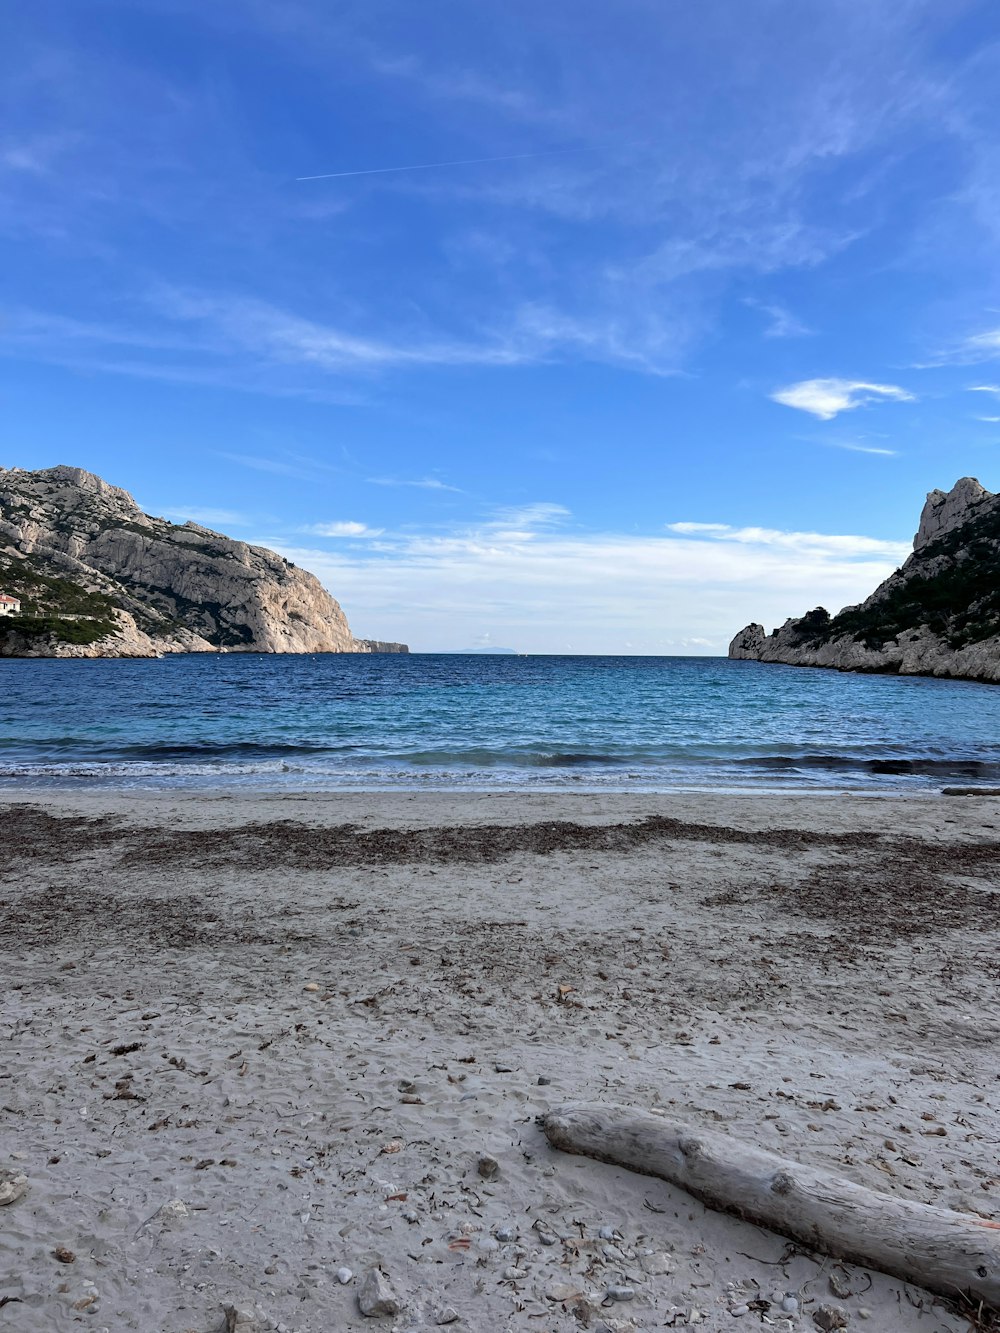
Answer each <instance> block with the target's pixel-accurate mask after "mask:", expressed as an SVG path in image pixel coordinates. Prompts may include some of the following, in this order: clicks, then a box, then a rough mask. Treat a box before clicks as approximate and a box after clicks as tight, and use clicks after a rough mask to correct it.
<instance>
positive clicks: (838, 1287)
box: [830, 1273, 854, 1301]
mask: <svg viewBox="0 0 1000 1333" xmlns="http://www.w3.org/2000/svg"><path fill="white" fill-rule="evenodd" d="M830 1294H831V1296H836V1298H837V1300H838V1301H846V1300H848V1299H849V1298H850V1297H851V1296H853V1295H854V1292H853V1291H852V1290H851V1288H850V1285H849V1284H848V1283H847V1281H846V1280H845V1279H844V1278H842V1277H841V1275H840V1274H839V1273H831V1274H830Z"/></svg>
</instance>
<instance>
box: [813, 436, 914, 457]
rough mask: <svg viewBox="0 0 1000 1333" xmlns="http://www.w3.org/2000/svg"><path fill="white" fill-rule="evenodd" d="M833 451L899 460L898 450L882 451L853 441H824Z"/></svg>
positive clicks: (876, 447)
mask: <svg viewBox="0 0 1000 1333" xmlns="http://www.w3.org/2000/svg"><path fill="white" fill-rule="evenodd" d="M823 443H824V444H826V445H828V446H829V448H831V449H846V450H847V451H848V453H852V454H876V455H878V456H879V457H880V458H898V457H899V450H898V449H882V448H880V447H879V446H878V445H874V444H857V443H855V442H854V441H853V440H824V441H823Z"/></svg>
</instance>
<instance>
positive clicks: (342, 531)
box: [302, 519, 385, 537]
mask: <svg viewBox="0 0 1000 1333" xmlns="http://www.w3.org/2000/svg"><path fill="white" fill-rule="evenodd" d="M302 531H303V532H314V533H315V534H316V536H317V537H381V535H382V533H383V532H384V531H385V529H384V528H370V527H369V526H368V524H367V523H356V522H355V521H354V520H353V519H342V520H340V521H339V522H336V523H310V524H308V526H306V527H304V528H303V529H302Z"/></svg>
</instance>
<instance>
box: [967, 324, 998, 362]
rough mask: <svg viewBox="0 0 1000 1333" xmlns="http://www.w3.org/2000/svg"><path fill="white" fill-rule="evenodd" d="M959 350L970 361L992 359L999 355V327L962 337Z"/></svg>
mask: <svg viewBox="0 0 1000 1333" xmlns="http://www.w3.org/2000/svg"><path fill="white" fill-rule="evenodd" d="M959 351H960V352H964V353H965V354H966V356H967V357H968V359H969V360H970V361H992V360H993V359H994V358H996V357H1000V328H995V329H986V330H984V332H982V333H974V334H972V335H971V337H968V338H965V339H963V341H962V343H961V344H960V346H959Z"/></svg>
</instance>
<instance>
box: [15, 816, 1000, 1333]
mask: <svg viewBox="0 0 1000 1333" xmlns="http://www.w3.org/2000/svg"><path fill="white" fill-rule="evenodd" d="M815 795H816V794H815V793H808V794H799V795H787V794H782V795H765V794H763V793H757V794H754V795H748V794H747V793H743V792H741V793H737V794H734V795H719V794H715V795H708V794H706V793H705V792H694V793H687V794H674V795H668V794H662V795H648V794H640V793H632V794H629V793H617V794H611V793H603V794H601V795H600V796H597V797H595V796H590V795H584V794H580V793H566V792H562V791H560V792H548V793H545V794H541V795H537V796H530V797H529V796H526V795H525V794H524V793H522V792H516V793H497V792H482V793H475V794H470V793H462V794H459V793H453V792H451V793H445V794H436V793H429V792H406V793H403V792H396V793H394V794H391V795H384V794H383V795H377V794H372V793H360V792H358V793H343V792H340V793H280V794H274V795H260V794H258V795H253V796H249V795H247V794H246V793H238V792H232V791H225V790H223V791H216V792H215V793H214V794H212V795H211V796H209V795H207V794H206V793H204V792H185V793H177V792H171V793H164V792H157V793H142V794H135V793H120V792H117V793H116V792H107V791H105V792H92V791H91V792H75V793H72V794H66V793H59V794H56V793H53V792H45V793H40V792H38V791H23V792H20V793H17V794H16V795H15V796H13V798H12V795H11V793H7V792H0V821H2V822H0V827H2V828H3V829H4V834H5V836H4V839H3V841H2V842H0V866H2V869H3V872H4V873H3V888H2V890H0V898H2V900H3V901H2V905H0V946H2V948H3V960H4V969H5V974H6V976H7V980H8V986H7V988H6V989H5V993H4V998H3V1001H2V1004H3V1010H2V1021H3V1022H4V1024H5V1025H7V1026H8V1030H9V1031H11V1032H12V1033H13V1035H14V1043H15V1048H16V1050H17V1052H18V1059H17V1061H16V1062H14V1061H9V1062H8V1063H7V1066H6V1068H2V1069H0V1166H2V1167H6V1168H7V1169H17V1170H19V1171H21V1172H22V1173H23V1174H24V1175H26V1176H27V1178H28V1193H27V1194H26V1195H25V1197H24V1198H23V1199H21V1200H19V1201H18V1202H17V1203H15V1204H12V1205H10V1206H8V1207H7V1208H5V1209H4V1210H3V1213H2V1215H0V1222H2V1224H3V1227H2V1229H0V1273H4V1274H6V1276H4V1277H2V1278H0V1298H2V1297H3V1296H9V1297H11V1298H12V1299H11V1300H10V1302H9V1303H8V1304H6V1305H0V1329H6V1328H8V1327H9V1328H11V1329H15V1328H16V1329H17V1330H19V1333H20V1330H26V1331H27V1333H34V1331H35V1330H38V1333H41V1331H42V1330H50V1329H53V1328H60V1327H63V1326H64V1324H65V1326H66V1327H67V1328H68V1327H71V1326H75V1325H74V1324H72V1322H71V1321H73V1320H74V1319H75V1318H76V1317H77V1316H76V1314H75V1312H74V1309H75V1308H77V1309H82V1310H90V1311H91V1314H90V1315H89V1316H88V1322H91V1323H93V1326H94V1327H96V1328H104V1327H107V1328H109V1329H111V1330H118V1329H122V1330H125V1329H133V1328H134V1329H142V1330H148V1329H150V1328H156V1329H157V1330H158V1331H162V1333H189V1330H195V1333H214V1330H215V1329H216V1328H221V1327H222V1325H223V1319H222V1309H223V1306H224V1305H233V1306H235V1307H236V1308H239V1309H244V1308H245V1309H246V1310H247V1311H248V1313H250V1312H252V1313H253V1321H252V1322H251V1323H249V1324H247V1326H246V1327H247V1330H248V1333H251V1330H260V1331H261V1333H263V1331H264V1330H271V1329H275V1328H277V1327H278V1326H279V1325H283V1326H284V1327H285V1328H286V1329H288V1330H291V1331H293V1333H329V1329H330V1328H333V1327H335V1328H337V1329H338V1330H341V1329H342V1330H345V1333H346V1331H347V1330H351V1331H353V1330H361V1329H362V1328H366V1329H372V1328H379V1327H384V1328H386V1329H388V1328H390V1327H395V1328H398V1329H399V1330H401V1333H403V1331H406V1330H409V1329H411V1328H412V1329H418V1328H421V1329H422V1328H434V1327H437V1326H439V1324H438V1322H437V1321H438V1320H439V1319H441V1318H443V1317H444V1316H445V1315H446V1314H447V1315H448V1317H449V1319H450V1318H451V1315H452V1314H453V1315H454V1316H455V1319H454V1321H453V1322H450V1323H449V1324H448V1325H447V1326H448V1327H454V1328H456V1329H463V1330H465V1333H478V1330H480V1329H483V1328H488V1327H495V1328H498V1329H504V1330H508V1329H509V1330H521V1329H543V1330H545V1333H549V1331H550V1330H556V1331H557V1333H563V1330H565V1331H566V1333H577V1330H581V1329H585V1330H593V1331H594V1333H596V1330H598V1329H601V1328H602V1327H605V1328H608V1329H613V1330H615V1333H631V1331H633V1330H634V1333H640V1331H644V1330H652V1329H654V1328H659V1327H662V1326H664V1324H665V1323H666V1324H669V1321H670V1320H671V1319H672V1320H673V1321H674V1322H673V1326H674V1327H678V1328H681V1327H695V1326H700V1327H701V1329H702V1330H704V1331H705V1333H715V1330H721V1329H728V1328H731V1327H733V1328H737V1329H738V1328H741V1327H743V1325H742V1324H740V1323H739V1318H740V1317H741V1316H737V1315H735V1314H733V1313H730V1312H731V1311H735V1310H738V1309H740V1308H742V1306H743V1305H744V1304H747V1303H748V1302H750V1301H765V1302H767V1303H768V1310H767V1317H768V1319H770V1320H771V1321H772V1327H774V1328H777V1329H778V1330H779V1333H800V1331H801V1330H806V1331H808V1330H811V1329H812V1328H813V1327H814V1326H815V1325H814V1323H813V1320H812V1313H813V1312H814V1311H815V1310H816V1309H817V1308H818V1307H819V1306H820V1305H824V1304H832V1305H836V1306H839V1307H841V1308H842V1309H843V1310H844V1311H845V1312H846V1314H847V1316H848V1318H849V1320H850V1324H849V1327H850V1328H858V1329H860V1328H862V1327H863V1328H866V1329H868V1330H871V1333H890V1331H892V1333H910V1330H912V1331H913V1333H917V1331H918V1330H919V1333H960V1330H967V1329H968V1322H967V1320H965V1319H964V1318H962V1317H961V1316H960V1315H959V1314H958V1313H956V1312H955V1311H954V1309H952V1308H950V1307H949V1306H948V1305H947V1303H942V1302H940V1301H939V1300H938V1299H937V1298H935V1297H933V1296H932V1295H930V1294H929V1293H927V1292H925V1291H922V1290H921V1289H919V1288H916V1287H913V1286H912V1285H906V1284H903V1283H900V1282H899V1281H897V1280H895V1279H891V1278H888V1277H886V1276H885V1275H882V1274H879V1273H877V1272H874V1271H872V1270H866V1269H864V1268H863V1267H860V1266H858V1265H838V1264H835V1263H834V1262H833V1261H831V1260H826V1261H824V1260H823V1259H822V1258H821V1257H811V1256H810V1255H809V1254H808V1253H807V1252H805V1251H803V1250H801V1249H796V1247H791V1248H790V1247H788V1246H787V1245H786V1243H785V1241H784V1240H783V1239H782V1238H781V1237H778V1236H776V1235H774V1234H772V1233H770V1232H768V1231H765V1230H763V1229H761V1228H758V1227H753V1226H750V1225H749V1224H746V1223H743V1222H740V1221H738V1220H736V1219H734V1218H730V1217H726V1216H724V1215H722V1214H720V1213H718V1212H713V1211H711V1210H708V1209H706V1208H704V1207H703V1206H702V1205H700V1204H698V1203H696V1202H694V1201H693V1200H692V1199H691V1198H690V1197H689V1196H687V1195H685V1194H684V1193H683V1192H682V1191H679V1190H677V1189H674V1188H673V1187H670V1186H668V1185H666V1184H664V1183H663V1182H661V1181H658V1180H656V1179H653V1178H651V1177H646V1176H641V1175H636V1174H633V1173H630V1172H628V1171H624V1170H620V1169H618V1168H613V1167H608V1166H602V1165H600V1164H598V1163H597V1162H593V1161H590V1160H588V1159H583V1158H573V1157H567V1156H565V1155H564V1154H560V1153H558V1152H556V1151H555V1150H553V1149H551V1148H550V1147H549V1146H548V1145H547V1144H546V1142H545V1140H544V1137H543V1136H542V1134H541V1131H540V1129H539V1128H538V1126H537V1124H536V1121H535V1118H536V1116H538V1115H540V1114H542V1113H544V1112H545V1111H547V1110H550V1109H552V1108H553V1107H555V1106H558V1105H560V1104H562V1103H565V1102H572V1101H588V1100H590V1101H604V1102H609V1103H616V1104H624V1105H633V1106H637V1107H646V1108H650V1107H652V1108H660V1109H662V1110H664V1111H665V1112H666V1113H667V1114H668V1115H669V1116H670V1117H671V1118H676V1119H679V1120H682V1121H685V1122H687V1123H690V1124H691V1125H692V1126H693V1127H695V1128H697V1127H698V1126H702V1127H706V1128H714V1129H717V1130H721V1131H723V1132H725V1133H729V1134H731V1135H732V1136H733V1137H734V1138H737V1139H741V1140H744V1141H746V1142H750V1143H756V1144H758V1145H760V1146H762V1147H767V1148H770V1149H771V1150H772V1151H775V1152H778V1153H780V1154H781V1155H783V1156H785V1157H787V1158H789V1159H791V1160H793V1161H802V1162H808V1163H811V1164H814V1165H817V1166H820V1167H822V1168H824V1169H828V1170H830V1171H833V1172H835V1173H837V1174H840V1175H846V1176H848V1177H849V1178H851V1179H855V1180H857V1181H859V1182H860V1183H862V1184H865V1185H867V1186H869V1187H870V1188H873V1189H877V1190H880V1191H882V1192H883V1193H889V1194H896V1195H899V1196H900V1197H902V1198H908V1199H913V1200H917V1201H923V1202H928V1203H934V1204H936V1205H938V1206H943V1207H947V1208H952V1209H956V1210H959V1211H963V1212H967V1213H970V1214H973V1215H979V1216H985V1217H990V1218H992V1219H994V1220H997V1219H998V1217H1000V1208H998V1202H997V1200H998V1193H1000V1179H998V1178H997V1177H998V1174H1000V1173H997V1169H996V1165H995V1164H996V1161H997V1159H998V1156H1000V1094H998V1084H997V1081H996V1069H995V1063H996V1061H995V1051H996V1044H997V1042H998V1041H1000V998H998V989H997V982H998V980H1000V964H998V962H997V950H996V947H995V941H996V934H995V932H996V922H997V904H998V900H1000V895H998V892H997V889H996V887H995V885H996V882H997V872H998V870H1000V800H997V799H996V798H995V797H984V798H982V799H975V798H972V799H963V800H949V799H946V798H942V797H941V796H940V795H932V796H927V795H924V796H922V797H920V796H917V795H912V796H910V795H907V796H905V797H902V798H895V799H885V798H884V799H882V800H880V801H871V800H870V799H868V797H867V795H864V796H862V795H851V796H833V795H831V796H830V797H829V798H828V799H825V800H823V801H816V800H815ZM486 1158H491V1159H493V1160H494V1161H495V1162H496V1163H497V1166H496V1169H495V1171H494V1169H493V1168H492V1167H491V1166H489V1165H487V1167H486V1168H483V1166H482V1165H481V1163H482V1161H483V1160H484V1159H486ZM484 1170H485V1174H484ZM404 1196H405V1197H404ZM177 1201H179V1204H178V1202H177ZM602 1230H604V1231H605V1232H609V1234H608V1235H605V1236H602V1235H601V1232H602ZM56 1247H64V1248H65V1249H67V1250H68V1251H70V1252H72V1253H73V1255H74V1256H75V1258H74V1261H73V1262H72V1263H69V1264H67V1263H61V1262H59V1261H58V1260H55V1259H53V1257H52V1253H53V1250H54V1249H55V1248H56ZM374 1265H381V1267H382V1268H383V1269H384V1271H385V1272H386V1273H387V1274H388V1278H389V1281H390V1283H391V1285H392V1287H393V1289H394V1291H395V1292H396V1294H397V1295H398V1296H399V1298H400V1301H401V1302H402V1303H403V1304H404V1305H405V1313H403V1314H401V1315H399V1316H398V1317H396V1318H395V1319H392V1318H386V1319H384V1320H379V1319H369V1318H365V1317H364V1316H363V1315H361V1314H360V1313H359V1310H358V1302H357V1297H358V1289H359V1286H360V1283H361V1279H362V1278H363V1276H364V1273H365V1272H366V1271H367V1270H368V1269H369V1268H371V1267H372V1266H374ZM342 1267H344V1268H348V1269H350V1270H351V1273H352V1276H351V1278H350V1279H349V1280H348V1281H346V1282H344V1283H341V1282H340V1281H339V1280H338V1278H337V1271H338V1269H340V1268H342ZM88 1283H90V1284H92V1285H90V1286H88V1285H87V1284H88ZM831 1284H832V1285H831ZM613 1286H627V1287H630V1288H631V1289H632V1291H633V1299H632V1300H630V1301H628V1302H624V1303H614V1304H607V1305H602V1304H601V1302H602V1301H603V1300H604V1299H605V1295H606V1292H607V1290H608V1289H609V1288H610V1287H613ZM789 1291H792V1292H794V1293H795V1300H796V1301H797V1302H798V1306H799V1312H798V1313H797V1314H795V1313H792V1314H788V1313H787V1312H786V1311H784V1310H782V1308H781V1304H780V1302H781V1300H782V1299H783V1298H784V1294H785V1293H787V1292H789ZM838 1291H839V1292H847V1293H849V1294H847V1295H838V1294H837V1292H838ZM95 1292H96V1293H97V1294H96V1296H95V1295H94V1293H95ZM92 1297H93V1299H91V1298H92ZM79 1301H84V1302H88V1304H86V1305H84V1306H81V1307H77V1305H76V1303H77V1302H79ZM759 1308H760V1307H758V1306H754V1309H755V1310H756V1309H759ZM695 1315H697V1318H695V1317H694V1316H695ZM734 1319H735V1320H736V1322H735V1323H734ZM692 1320H693V1322H692ZM750 1322H753V1323H754V1325H756V1323H757V1322H758V1321H757V1319H756V1318H752V1319H751V1321H750ZM441 1326H444V1325H441ZM747 1326H748V1327H749V1322H748V1324H747ZM240 1333H243V1329H242V1326H240Z"/></svg>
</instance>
